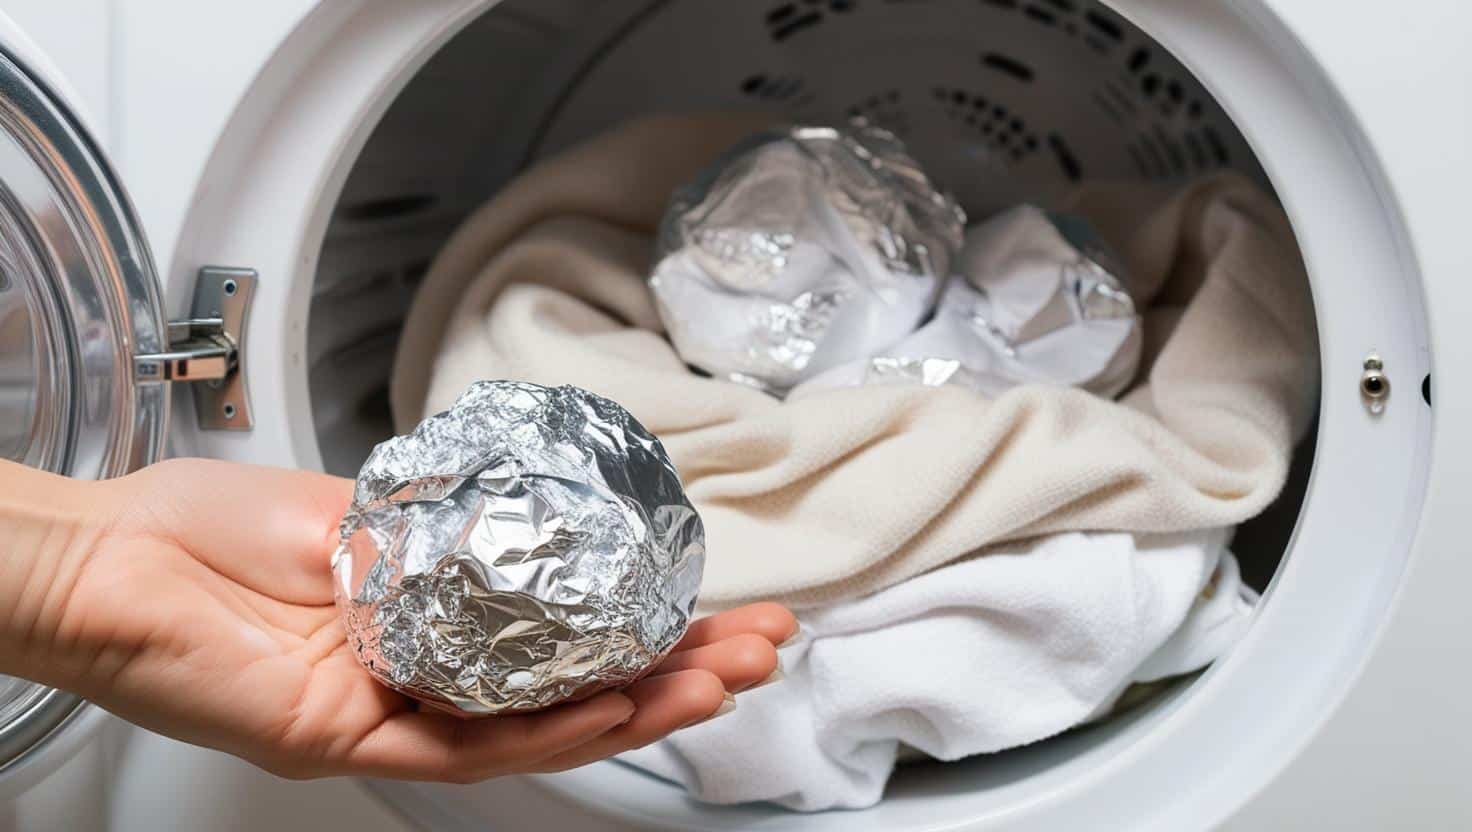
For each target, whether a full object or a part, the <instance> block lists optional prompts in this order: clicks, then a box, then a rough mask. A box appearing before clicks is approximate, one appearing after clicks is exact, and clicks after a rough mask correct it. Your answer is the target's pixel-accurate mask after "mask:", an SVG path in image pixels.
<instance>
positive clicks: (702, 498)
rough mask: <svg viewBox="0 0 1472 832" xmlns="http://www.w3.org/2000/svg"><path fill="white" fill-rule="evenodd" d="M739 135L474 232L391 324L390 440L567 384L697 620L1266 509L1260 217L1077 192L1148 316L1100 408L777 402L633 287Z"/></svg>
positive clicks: (1276, 217) (640, 134)
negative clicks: (663, 227) (689, 574)
mask: <svg viewBox="0 0 1472 832" xmlns="http://www.w3.org/2000/svg"><path fill="white" fill-rule="evenodd" d="M751 126H752V123H751V122H750V121H746V122H742V121H741V120H733V119H721V118H713V119H696V118H656V119H648V120H644V121H640V122H635V123H631V124H629V125H626V126H625V127H623V128H620V129H618V130H615V131H613V132H612V133H609V134H607V135H605V136H602V137H599V138H597V139H594V140H592V141H591V142H589V143H588V144H586V145H584V146H582V147H580V148H577V149H574V150H572V151H569V152H568V153H566V154H564V155H562V156H559V157H556V158H553V159H549V160H547V161H545V162H543V163H541V164H539V165H537V166H536V167H534V168H533V169H531V170H530V171H528V172H527V173H526V174H525V175H524V176H523V177H521V178H520V179H519V180H518V181H517V182H516V183H515V184H513V185H510V186H508V187H507V188H506V189H505V190H504V191H503V192H502V193H501V194H500V195H498V196H497V197H496V198H494V199H492V200H491V201H490V202H489V203H488V204H487V205H486V206H484V207H483V208H481V209H480V210H479V211H478V212H477V213H476V214H475V215H473V216H472V217H471V218H470V219H469V220H468V221H467V222H466V224H465V225H464V226H463V227H462V229H461V230H460V231H459V232H457V233H456V235H455V237H454V238H453V239H452V240H451V242H450V244H449V245H448V246H447V248H446V249H445V251H444V252H443V253H442V254H441V256H440V257H439V258H438V259H437V260H436V261H435V263H434V264H433V266H432V267H431V270H430V273H429V275H428V276H427V277H426V280H425V282H424V284H423V288H422V289H421V291H420V293H419V295H418V296H417V298H416V300H415V303H414V307H413V309H412V310H411V312H410V315H409V319H408V321H407V323H406V327H405V331H404V336H403V341H402V342H401V347H400V352H399V355H398V358H397V361H396V367H395V374H394V378H393V382H392V383H393V389H392V401H393V406H394V411H395V419H396V420H397V421H398V423H399V424H400V426H401V427H403V426H407V425H412V424H413V423H414V422H415V421H417V420H418V419H419V418H420V417H421V416H422V415H423V413H425V412H426V411H427V410H428V411H433V410H438V409H442V408H444V407H446V406H448V404H449V403H450V402H451V401H453V400H454V398H455V396H456V395H458V394H459V393H460V391H462V390H464V389H465V388H466V387H467V386H468V385H469V384H470V383H471V382H474V381H476V380H480V379H485V378H512V379H519V380H525V381H532V382H535V383H539V384H544V385H558V384H575V385H577V386H580V387H584V388H586V389H589V390H591V391H593V392H596V393H598V394H600V395H604V396H607V397H608V398H611V399H614V400H615V401H618V402H620V403H621V404H623V405H624V406H625V407H626V408H628V409H629V410H630V411H631V412H632V413H633V414H634V415H635V417H636V418H638V419H639V420H640V421H641V422H642V423H643V424H645V425H646V426H647V427H648V428H649V429H650V430H651V431H652V432H654V433H655V434H656V435H658V436H660V438H661V439H662V440H663V441H664V444H665V447H666V448H667V449H668V451H669V452H670V455H671V457H672V458H673V459H674V461H675V463H676V465H677V466H678V468H679V470H680V471H681V474H682V476H683V478H684V479H685V484H686V487H687V492H688V494H689V496H690V498H691V500H692V502H693V503H694V504H695V505H696V507H697V509H698V510H699V511H700V513H701V515H702V517H703V518H704V519H705V522H706V528H707V535H708V541H709V547H710V548H709V551H708V561H707V568H706V576H705V584H704V588H703V590H702V599H703V600H704V601H705V602H707V603H710V604H713V605H720V606H724V605H730V604H736V603H741V602H744V601H747V600H751V599H758V598H773V599H776V600H780V601H785V602H787V603H790V604H793V605H796V606H800V607H801V606H809V607H811V606H815V605H819V604H824V603H831V602H834V601H839V600H844V599H850V598H856V597H859V596H862V595H865V594H869V593H873V592H875V591H877V590H880V589H883V588H885V587H887V586H891V585H893V584H895V583H897V582H899V581H903V580H905V579H907V578H910V577H912V576H915V575H919V574H921V573H924V572H927V571H929V570H932V569H934V568H936V567H937V566H941V565H943V564H945V563H948V562H950V561H953V560H956V559H957V558H960V557H962V556H964V555H966V554H968V553H971V552H975V551H977V550H979V549H981V548H983V547H986V546H989V545H994V544H997V543H1002V542H1006V541H1015V540H1022V539H1027V538H1033V537H1037V536H1039V535H1044V534H1051V533H1055V532H1065V531H1086V530H1115V531H1133V532H1173V531H1187V530H1198V529H1203V528H1213V527H1219V526H1227V525H1231V524H1234V523H1237V522H1240V521H1242V520H1244V519H1246V518H1248V517H1251V516H1253V515H1254V514H1256V513H1257V512H1259V511H1260V510H1261V509H1262V508H1263V507H1264V506H1266V505H1267V504H1268V503H1269V502H1270V501H1271V500H1272V499H1273V498H1274V497H1275V496H1276V495H1277V493H1278V490H1279V489H1280V487H1281V485H1282V483H1283V481H1284V478H1285V476H1286V472H1287V465H1288V460H1289V455H1290V452H1291V448H1292V444H1293V442H1294V440H1295V438H1296V437H1298V436H1300V435H1301V434H1302V432H1303V431H1304V430H1305V429H1306V426H1307V422H1308V419H1309V416H1310V412H1311V408H1312V404H1313V402H1314V401H1315V400H1316V396H1317V384H1318V377H1317V372H1318V360H1317V354H1316V343H1317V339H1316V335H1315V332H1314V325H1313V314H1312V308H1311V302H1310V297H1309V292H1308V284H1307V279H1306V277H1305V275H1304V273H1303V269H1302V266H1301V264H1300V262H1299V260H1298V256H1297V251H1296V247H1295V245H1294V243H1293V239H1292V234H1291V231H1290V229H1289V227H1288V223H1287V220H1286V218H1285V217H1284V216H1283V214H1282V212H1281V210H1280V209H1279V208H1278V207H1277V206H1276V204H1275V203H1274V202H1273V201H1272V199H1271V198H1270V197H1268V196H1266V195H1265V194H1262V193H1261V192H1259V191H1258V190H1257V189H1256V188H1255V187H1253V186H1252V185H1250V184H1248V183H1246V182H1245V181H1243V180H1241V179H1238V178H1235V177H1233V176H1230V175H1221V176H1214V177H1209V178H1206V179H1202V180H1200V181H1197V182H1195V183H1192V184H1189V185H1186V186H1183V187H1172V188H1169V189H1166V188H1162V187H1153V186H1148V185H1147V186H1140V185H1137V184H1131V185H1128V186H1120V185H1113V186H1111V185H1097V186H1086V187H1084V188H1082V189H1081V190H1080V191H1079V192H1078V193H1077V194H1076V195H1075V198H1074V199H1073V200H1071V202H1070V205H1068V206H1062V207H1065V208H1068V209H1070V210H1071V211H1073V212H1075V213H1078V214H1080V215H1082V216H1084V217H1086V218H1087V219H1089V221H1090V222H1092V223H1093V225H1094V227H1095V228H1096V229H1097V230H1098V231H1099V233H1100V234H1101V236H1102V237H1103V238H1104V239H1105V240H1106V241H1107V242H1108V243H1110V244H1111V245H1112V247H1113V248H1114V249H1115V250H1116V251H1117V252H1118V253H1119V255H1120V257H1121V259H1122V261H1123V262H1124V263H1125V267H1126V268H1127V269H1128V271H1129V274H1130V276H1131V280H1132V284H1131V288H1132V291H1133V292H1135V293H1136V295H1137V301H1138V303H1139V304H1140V305H1141V307H1142V308H1144V309H1145V315H1144V327H1145V339H1144V340H1145V343H1144V347H1143V349H1142V351H1141V352H1142V355H1141V376H1140V377H1141V379H1142V382H1141V383H1139V384H1138V385H1137V386H1136V387H1135V388H1134V389H1133V390H1131V391H1130V392H1129V393H1127V394H1126V395H1125V396H1124V398H1123V399H1121V400H1120V401H1119V402H1112V401H1108V400H1105V399H1101V398H1098V397H1096V396H1093V395H1091V394H1089V393H1087V392H1084V391H1081V390H1073V389H1065V388H1057V387H1045V386H1037V385H1023V386H1020V387H1017V388H1015V389H1012V390H1010V391H1008V392H1006V393H1004V394H1002V395H999V396H996V397H987V396H983V395H978V394H977V393H975V392H973V391H970V390H965V389H958V388H953V387H938V388H921V387H895V386H887V385H879V386H873V387H858V388H844V389H824V390H817V391H813V392H810V393H805V394H803V395H792V396H789V398H788V399H787V400H786V401H779V400H777V399H774V398H772V397H771V396H768V395H766V394H764V393H761V392H758V391H755V390H752V389H750V388H746V387H743V386H741V385H736V384H731V383H728V382H724V381H720V380H716V379H710V378H702V377H700V376H699V375H697V374H695V373H693V372H691V371H690V370H689V369H688V368H687V367H686V366H685V364H684V362H682V361H681V360H680V358H679V356H678V355H677V354H676V353H675V351H674V350H673V349H672V348H671V346H670V344H669V342H668V341H667V340H666V339H665V338H664V337H663V335H662V329H661V327H660V322H659V317H658V315H657V313H656V311H655V309H654V304H653V301H652V299H651V298H650V295H649V291H648V288H647V286H646V285H645V278H646V277H647V274H648V269H649V266H650V257H651V252H652V250H653V246H652V240H651V235H652V233H653V231H654V228H655V225H656V224H657V222H658V220H659V217H660V215H661V213H662V211H663V208H664V204H663V203H664V197H665V196H666V195H667V194H668V193H669V192H670V191H671V190H672V189H673V188H674V186H675V185H677V184H679V183H680V182H682V181H684V180H685V179H687V178H688V177H689V176H691V175H693V174H694V172H695V171H696V170H698V169H699V168H700V166H701V165H703V164H704V163H706V162H708V161H709V160H710V159H711V158H714V156H715V155H716V154H717V153H719V152H720V151H721V150H723V149H724V148H725V147H726V146H728V145H730V144H731V143H733V142H734V141H735V140H736V139H737V138H739V137H740V136H741V135H743V134H744V133H745V132H747V131H748V130H749V129H750V128H751Z"/></svg>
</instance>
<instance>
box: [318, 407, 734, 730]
mask: <svg viewBox="0 0 1472 832" xmlns="http://www.w3.org/2000/svg"><path fill="white" fill-rule="evenodd" d="M704 565H705V533H704V529H703V526H702V524H701V522H700V517H699V515H697V514H696V512H695V509H694V508H693V507H692V506H691V505H690V502H689V501H688V500H687V499H686V497H685V494H684V490H683V489H682V487H681V485H680V480H679V476H678V475H677V474H676V472H675V469H674V466H673V464H672V463H671V462H670V460H669V457H668V456H667V455H666V454H665V451H664V448H663V446H661V445H660V443H659V441H658V440H657V439H655V438H654V437H653V436H652V435H650V434H649V433H648V432H647V431H645V430H644V428H643V427H642V426H641V425H640V424H639V423H638V422H636V421H635V420H634V418H633V417H632V416H630V415H629V414H628V412H627V411H625V410H624V409H623V408H621V407H619V406H618V405H617V404H615V403H613V402H611V401H609V400H607V399H603V398H600V397H598V396H595V395H593V394H591V393H588V392H586V391H583V390H580V389H578V388H575V387H557V388H548V387H540V386H538V385H534V384H526V383H522V382H510V381H483V382H478V383H476V384H474V385H472V386H471V387H470V389H469V390H467V391H466V392H465V393H464V394H462V395H461V397H460V398H459V399H458V400H457V401H456V402H455V405H454V406H453V407H452V408H451V409H450V410H448V411H446V412H444V413H440V414H438V415H435V416H431V417H430V418H428V419H426V420H424V421H423V422H421V423H420V424H419V426H418V427H417V428H415V430H414V431H413V432H412V433H410V434H409V435H407V436H401V437H396V438H394V439H390V440H388V441H386V442H383V443H381V444H380V445H379V446H378V447H377V448H375V449H374V451H373V453H372V454H371V455H370V456H369V458H368V461H367V462H365V463H364V464H363V469H362V471H361V472H360V473H359V474H358V479H357V486H356V489H355V492H354V497H353V503H352V506H351V507H350V508H349V510H348V513H347V515H346V516H345V517H344V518H343V521H342V527H341V542H340V544H339V546H338V548H337V551H336V552H335V553H334V555H333V561H332V568H333V573H334V576H335V587H336V596H337V601H338V606H339V608H340V610H341V611H342V615H343V622H344V626H345V628H346V630H347V633H348V638H349V642H350V643H351V644H352V645H353V648H354V650H355V651H356V653H357V655H358V658H359V659H360V660H361V661H362V662H363V665H364V666H365V667H366V668H367V669H368V671H369V672H370V673H372V674H373V675H374V676H375V677H377V678H378V679H379V680H380V681H382V682H384V683H385V684H387V685H389V686H390V687H393V688H395V689H397V690H399V691H402V692H403V693H405V694H407V695H409V696H413V697H415V698H416V699H419V700H421V701H423V702H426V703H429V704H431V705H434V706H436V707H439V708H441V709H443V710H447V711H450V712H452V713H457V714H462V715H485V714H495V713H504V712H512V711H525V710H533V709H536V708H543V707H547V706H549V705H553V704H556V703H558V702H562V701H567V700H570V699H578V698H582V697H585V696H589V695H591V694H593V693H596V692H597V691H599V690H603V689H605V688H609V687H616V686H619V685H624V684H627V683H629V682H632V681H634V680H635V679H637V678H638V677H639V676H641V675H642V674H643V673H644V672H645V671H647V670H648V669H649V668H650V667H652V666H653V665H654V663H655V662H657V661H658V660H659V659H660V658H661V657H663V656H664V655H665V654H666V653H667V652H668V651H669V650H670V648H672V647H673V646H674V644H675V642H676V641H678V640H679V638H680V636H681V635H683V634H684V632H685V628H686V626H687V625H688V623H689V620H690V616H691V613H692V612H693V610H694V608H695V600H696V595H697V594H698V593H699V589H700V578H701V572H702V570H703V569H704Z"/></svg>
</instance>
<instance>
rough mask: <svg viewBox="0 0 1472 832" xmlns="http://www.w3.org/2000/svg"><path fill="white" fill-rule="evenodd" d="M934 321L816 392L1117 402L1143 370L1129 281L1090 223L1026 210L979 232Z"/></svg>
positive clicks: (825, 379)
mask: <svg viewBox="0 0 1472 832" xmlns="http://www.w3.org/2000/svg"><path fill="white" fill-rule="evenodd" d="M955 270H956V272H957V274H956V275H955V276H954V277H953V278H952V279H951V281H950V282H949V283H948V284H947V286H946V289H945V292H944V294H942V295H941V299H940V302H939V304H937V307H936V311H935V316H934V317H933V318H932V319H931V320H930V321H929V322H927V323H926V324H925V325H924V326H922V327H921V328H920V329H919V330H917V331H916V332H915V333H914V334H913V335H910V336H908V337H907V338H905V339H903V340H902V341H900V342H899V343H897V344H894V345H892V346H889V347H887V348H885V349H884V350H882V351H880V352H878V353H876V354H875V355H874V356H873V357H872V358H870V359H868V360H866V361H857V362H851V363H849V364H846V365H843V366H840V367H836V368H834V369H832V370H830V371H828V372H825V373H824V374H822V375H821V376H819V377H817V378H815V379H813V380H811V381H810V382H808V385H807V387H808V388H811V389H816V388H821V387H841V386H851V385H862V384H923V385H932V386H939V385H942V384H947V385H958V386H963V387H969V388H972V389H974V390H976V391H978V392H980V393H982V394H984V395H988V396H999V395H1002V394H1003V393H1005V392H1006V391H1007V390H1009V389H1011V388H1013V387H1015V386H1017V385H1020V384H1044V385H1051V386H1066V387H1078V388H1081V389H1084V390H1087V391H1089V392H1091V393H1095V394H1097V395H1101V396H1115V395H1118V394H1119V393H1120V392H1122V391H1123V390H1124V389H1125V388H1126V387H1128V386H1129V384H1130V382H1131V380H1132V379H1133V378H1134V375H1135V371H1136V370H1137V368H1138V366H1139V363H1140V351H1141V344H1142V341H1143V333H1142V330H1141V321H1140V316H1139V314H1138V313H1137V311H1136V305H1135V299H1134V297H1133V296H1132V295H1131V294H1130V291H1129V288H1128V284H1129V280H1128V275H1127V274H1126V272H1125V271H1124V269H1123V267H1122V266H1121V265H1120V262H1119V260H1118V259H1117V258H1116V257H1114V256H1113V255H1112V254H1111V253H1110V252H1109V251H1108V249H1107V248H1106V247H1105V246H1104V243H1103V241H1102V240H1100V239H1099V237H1098V236H1097V235H1096V234H1095V233H1094V231H1093V230H1092V228H1091V227H1090V226H1089V224H1088V223H1087V222H1085V221H1084V220H1083V219H1081V218H1079V217H1076V216H1072V215H1068V214H1059V213H1054V212H1051V211H1045V210H1043V209H1041V208H1038V207H1035V206H1032V205H1020V206H1018V207H1016V208H1013V209H1012V210H1009V211H1006V212H1004V213H1002V214H1000V215H998V216H997V217H994V218H993V219H991V220H988V221H987V222H985V223H982V224H981V225H979V226H977V227H975V228H973V229H972V230H970V231H969V232H967V234H966V242H965V244H964V245H963V246H962V248H961V252H960V254H959V255H957V257H956V269H955Z"/></svg>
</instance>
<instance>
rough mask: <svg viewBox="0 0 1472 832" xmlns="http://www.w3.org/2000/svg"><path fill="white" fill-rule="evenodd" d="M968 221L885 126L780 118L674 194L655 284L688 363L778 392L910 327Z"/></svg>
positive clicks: (931, 298)
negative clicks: (781, 123) (796, 123)
mask: <svg viewBox="0 0 1472 832" xmlns="http://www.w3.org/2000/svg"><path fill="white" fill-rule="evenodd" d="M965 224H966V216H965V214H964V213H963V212H962V210H961V208H960V206H958V205H957V204H956V203H955V201H954V200H952V199H951V198H950V197H949V196H947V195H945V194H943V193H941V192H940V191H938V190H937V189H936V187H935V186H934V185H933V184H932V183H931V182H930V180H929V179H928V178H927V177H926V175H925V173H924V171H922V170H921V169H920V166H919V165H918V164H917V163H916V162H915V160H914V159H912V158H910V156H909V155H908V154H907V153H906V151H905V148H904V145H903V144H901V143H900V141H899V139H897V138H895V136H894V135H892V134H891V133H889V132H887V131H885V130H882V129H880V128H877V127H872V126H869V125H867V124H864V123H862V122H856V123H854V124H853V125H850V126H847V127H788V128H784V129H777V130H770V131H767V132H763V133H759V134H757V135H755V136H752V137H751V138H748V139H747V140H746V141H744V142H742V143H741V144H739V145H738V146H737V147H735V148H733V149H732V150H731V151H729V152H727V153H726V154H725V155H723V156H722V157H721V158H720V159H719V160H717V161H716V162H715V163H714V164H713V165H711V166H710V167H709V168H707V169H706V170H705V171H703V172H702V173H701V175H700V176H699V177H698V178H697V179H696V181H695V182H694V183H692V184H691V185H689V186H686V187H685V188H682V189H680V190H679V191H677V192H676V193H675V195H674V197H673V199H672V201H671V203H670V207H669V209H668V210H667V211H666V213H665V217H664V220H663V222H662V224H661V227H660V232H659V239H658V245H657V251H656V256H655V266H654V269H653V272H652V275H651V277H650V280H649V284H650V288H651V289H652V290H653V293H654V297H655V300H656V302H657V305H658V309H659V314H660V317H661V319H662V320H663V322H664V326H665V329H666V330H667V331H668V332H669V336H670V340H671V341H672V342H673V343H674V346H675V350H676V351H677V352H678V353H679V354H680V356H681V358H683V359H684V360H685V362H686V363H688V364H691V365H694V366H695V367H698V368H700V369H702V370H704V371H706V372H708V373H710V374H711V375H713V376H716V377H719V378H725V379H729V380H733V381H738V382H742V383H746V384H750V385H752V386H755V387H758V388H760V389H763V390H766V391H768V392H770V393H774V394H777V395H781V394H783V393H785V392H786V391H787V390H789V389H791V388H792V387H794V386H795V385H797V384H799V383H800V382H802V381H803V380H805V379H808V378H811V377H812V376H814V375H816V374H817V373H820V372H822V371H823V370H825V369H827V368H829V367H833V366H836V365H839V364H842V363H844V362H847V361H852V360H854V359H859V358H865V357H867V356H870V355H873V354H874V352H875V351H876V350H878V349H880V348H882V347H885V346H888V345H890V344H893V343H894V342H895V341H897V340H899V339H900V338H903V337H904V336H905V335H907V334H909V333H910V332H911V331H912V330H913V329H914V328H915V326H916V325H917V324H919V323H920V321H921V320H922V319H923V318H924V317H925V316H926V315H927V314H928V313H929V312H930V310H931V308H932V306H933V305H934V303H935V299H936V296H937V293H938V291H939V287H940V285H941V282H942V281H943V280H944V279H945V276H946V275H947V273H948V272H949V270H950V268H951V259H952V257H953V256H954V254H955V252H956V250H957V248H958V247H959V246H960V245H961V233H962V229H963V228H964V227H965Z"/></svg>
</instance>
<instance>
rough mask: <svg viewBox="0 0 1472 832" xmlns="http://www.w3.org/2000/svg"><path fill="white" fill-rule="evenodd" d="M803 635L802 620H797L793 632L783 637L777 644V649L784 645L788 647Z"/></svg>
mask: <svg viewBox="0 0 1472 832" xmlns="http://www.w3.org/2000/svg"><path fill="white" fill-rule="evenodd" d="M802 635H803V631H802V622H801V621H799V622H797V626H795V627H793V628H792V632H790V633H788V634H787V638H784V639H782V641H781V642H779V643H778V644H777V649H778V650H780V649H782V648H783V647H786V646H787V645H789V644H792V643H793V642H795V641H798V640H799V639H801V638H802Z"/></svg>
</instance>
